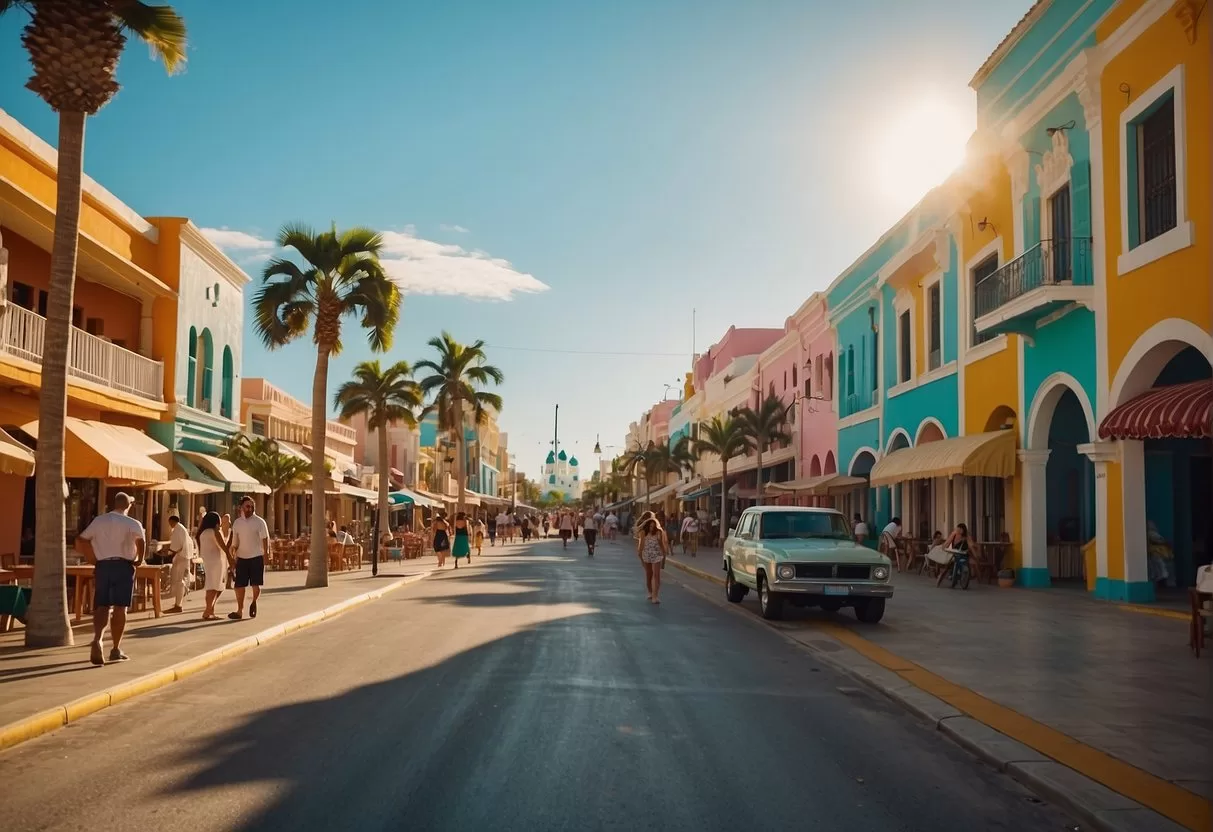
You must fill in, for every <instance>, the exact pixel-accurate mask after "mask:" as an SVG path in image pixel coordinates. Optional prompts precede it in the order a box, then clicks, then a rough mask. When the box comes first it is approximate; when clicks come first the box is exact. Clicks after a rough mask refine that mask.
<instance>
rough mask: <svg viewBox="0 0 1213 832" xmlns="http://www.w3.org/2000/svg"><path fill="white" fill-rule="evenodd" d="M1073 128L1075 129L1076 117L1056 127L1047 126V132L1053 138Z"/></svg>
mask: <svg viewBox="0 0 1213 832" xmlns="http://www.w3.org/2000/svg"><path fill="white" fill-rule="evenodd" d="M1073 129H1074V119H1070V120H1069V121H1067V122H1066V123H1065V124H1059V125H1058V126H1056V127H1046V128H1045V133H1047V134H1048V136H1049V138H1050V139H1051V138H1053V136H1054V135H1056V134H1057V133H1064V132H1065V131H1067V130H1073Z"/></svg>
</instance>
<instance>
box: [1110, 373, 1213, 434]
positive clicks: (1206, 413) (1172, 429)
mask: <svg viewBox="0 0 1213 832" xmlns="http://www.w3.org/2000/svg"><path fill="white" fill-rule="evenodd" d="M1099 438H1100V439H1209V438H1213V381H1211V380H1209V379H1205V380H1204V381H1192V382H1188V383H1187V384H1174V385H1171V386H1169V387H1155V388H1154V389H1153V390H1147V391H1146V392H1145V393H1142V394H1141V395H1140V396H1137V397H1136V398H1134V399H1130V400H1129V401H1127V402H1125V403H1124V404H1122V405H1121V406H1120V407H1118V408H1116V409H1115V410H1113V411H1112V412H1111V413H1109V414H1108V415H1107V417H1106V418H1105V419H1104V420H1103V423H1102V424H1100V426H1099Z"/></svg>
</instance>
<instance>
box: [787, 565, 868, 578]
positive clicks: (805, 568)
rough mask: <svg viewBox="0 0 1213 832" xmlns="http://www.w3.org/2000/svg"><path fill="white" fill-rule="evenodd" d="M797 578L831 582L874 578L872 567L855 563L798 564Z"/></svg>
mask: <svg viewBox="0 0 1213 832" xmlns="http://www.w3.org/2000/svg"><path fill="white" fill-rule="evenodd" d="M796 577H797V578H810V579H816V580H829V579H831V578H840V579H843V580H847V581H866V580H868V579H869V578H871V577H872V567H870V566H864V565H862V564H853V563H798V564H796Z"/></svg>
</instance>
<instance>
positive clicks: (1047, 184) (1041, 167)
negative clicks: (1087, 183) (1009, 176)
mask: <svg viewBox="0 0 1213 832" xmlns="http://www.w3.org/2000/svg"><path fill="white" fill-rule="evenodd" d="M1073 166H1074V157H1073V156H1071V155H1070V140H1069V139H1068V138H1066V131H1065V130H1058V131H1056V132H1055V133H1054V134H1053V147H1052V149H1051V150H1049V151H1048V152H1047V153H1045V154H1044V156H1043V157H1042V158H1041V160H1040V162H1039V164H1037V165H1036V185H1037V187H1038V188H1040V196H1041V198H1042V199H1044V198H1045V197H1047V196H1049V195H1050V194H1052V193H1053V192H1054V191H1056V190H1057V189H1058V188H1060V187H1061V186H1062V185H1063V184H1065V183H1066V182H1068V181H1069V179H1070V168H1071V167H1073Z"/></svg>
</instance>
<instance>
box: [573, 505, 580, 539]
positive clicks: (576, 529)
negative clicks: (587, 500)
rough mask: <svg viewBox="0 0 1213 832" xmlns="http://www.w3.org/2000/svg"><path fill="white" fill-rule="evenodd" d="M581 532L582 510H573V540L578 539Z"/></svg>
mask: <svg viewBox="0 0 1213 832" xmlns="http://www.w3.org/2000/svg"><path fill="white" fill-rule="evenodd" d="M580 532H581V512H580V511H574V512H573V540H577V538H578V537H579V536H580Z"/></svg>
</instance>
